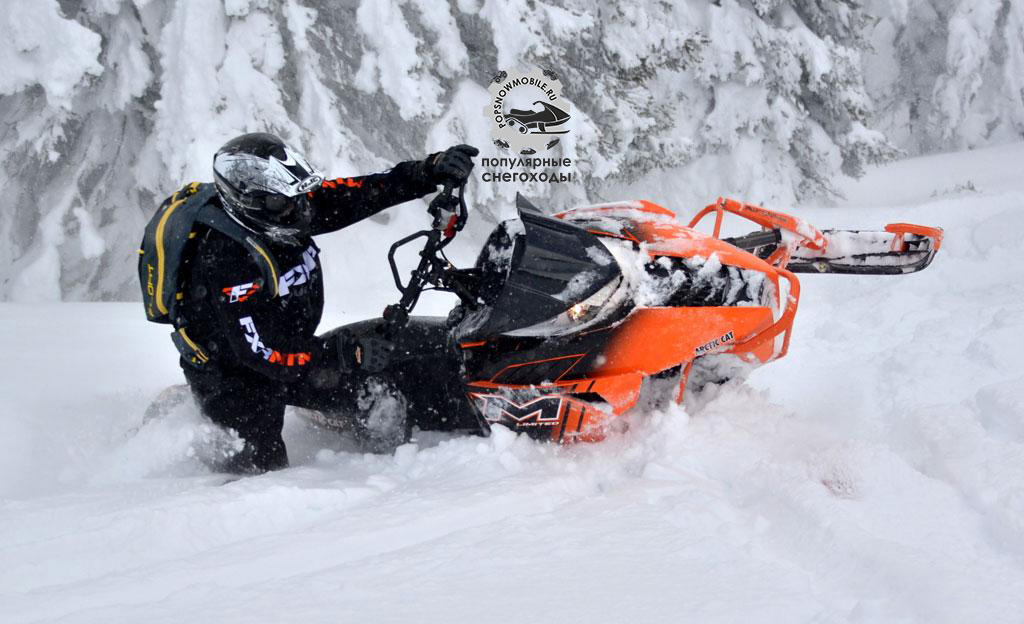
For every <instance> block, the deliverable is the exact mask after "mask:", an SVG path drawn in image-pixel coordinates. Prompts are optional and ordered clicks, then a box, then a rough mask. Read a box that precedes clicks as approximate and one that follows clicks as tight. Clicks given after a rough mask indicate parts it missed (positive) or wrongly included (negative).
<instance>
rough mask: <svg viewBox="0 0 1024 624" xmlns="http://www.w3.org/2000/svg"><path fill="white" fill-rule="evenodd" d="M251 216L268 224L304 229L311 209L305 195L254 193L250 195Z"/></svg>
mask: <svg viewBox="0 0 1024 624" xmlns="http://www.w3.org/2000/svg"><path fill="white" fill-rule="evenodd" d="M249 199H250V202H251V206H252V208H253V209H254V214H253V215H252V216H254V217H257V218H258V219H259V220H260V221H262V222H264V223H266V224H268V225H276V226H281V227H295V228H299V229H300V230H301V229H304V228H306V227H308V226H309V223H310V221H311V220H312V217H313V209H312V206H311V205H310V203H309V199H307V198H306V196H305V195H298V196H296V197H288V196H287V195H279V194H277V193H254V194H252V195H251V196H250V198H249Z"/></svg>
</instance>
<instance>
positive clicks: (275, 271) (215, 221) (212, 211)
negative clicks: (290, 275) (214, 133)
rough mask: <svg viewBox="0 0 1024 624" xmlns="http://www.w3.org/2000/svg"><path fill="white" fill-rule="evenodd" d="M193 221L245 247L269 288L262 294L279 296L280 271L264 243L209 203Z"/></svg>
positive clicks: (219, 208) (221, 209) (222, 210)
mask: <svg viewBox="0 0 1024 624" xmlns="http://www.w3.org/2000/svg"><path fill="white" fill-rule="evenodd" d="M210 186H213V185H210ZM195 220H196V222H197V223H202V224H203V225H206V226H207V227H209V228H211V229H214V230H217V231H218V232H220V233H221V234H223V235H225V236H227V237H228V238H230V239H231V240H233V241H235V242H237V243H239V244H240V245H242V246H243V247H245V249H246V250H247V251H248V252H249V255H250V256H251V257H252V260H253V262H255V263H256V266H258V267H259V268H260V273H262V276H263V283H264V284H267V285H269V286H270V288H268V289H264V292H266V293H268V294H269V295H270V297H271V298H273V297H277V296H278V295H279V294H280V293H279V290H278V289H279V288H280V282H279V276H280V275H281V271H280V269H279V267H278V264H277V260H276V259H275V258H274V256H273V254H271V253H270V252H269V251H268V247H267V245H266V243H264V242H263V241H261V240H259V239H258V238H257V236H256V235H255V234H254V233H253V232H252V231H251V230H248V229H246V228H245V227H244V226H242V225H241V224H240V223H238V222H237V221H235V220H234V219H232V218H231V217H230V216H229V215H228V213H226V212H224V209H223V208H222V207H220V206H218V205H215V204H211V203H209V201H207V203H206V204H205V205H204V206H203V207H202V208H201V209H200V210H199V213H198V214H197V215H196V219H195Z"/></svg>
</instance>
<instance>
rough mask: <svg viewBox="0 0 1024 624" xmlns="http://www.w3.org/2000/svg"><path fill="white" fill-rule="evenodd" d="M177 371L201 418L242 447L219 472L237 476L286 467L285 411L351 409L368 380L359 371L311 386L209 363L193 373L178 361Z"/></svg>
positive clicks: (182, 362)
mask: <svg viewBox="0 0 1024 624" xmlns="http://www.w3.org/2000/svg"><path fill="white" fill-rule="evenodd" d="M181 368H182V370H183V371H184V372H185V379H186V380H187V381H188V384H189V387H190V388H191V390H192V395H193V396H194V397H195V400H196V403H198V404H199V407H200V409H201V410H202V412H203V414H204V415H205V416H206V417H207V418H209V419H210V420H212V421H213V422H214V423H216V424H218V425H220V426H222V427H225V428H227V429H233V430H235V431H236V432H237V433H238V436H239V437H240V438H241V439H242V440H244V441H245V448H244V449H243V450H242V451H241V452H240V453H238V454H237V455H235V456H234V457H232V458H231V460H230V461H229V462H228V464H227V465H224V466H220V467H219V468H221V469H223V470H226V471H228V472H237V473H248V472H266V471H268V470H278V469H280V468H286V467H287V466H288V452H287V450H286V449H285V444H284V439H283V438H282V437H281V429H282V428H283V427H284V410H285V407H286V406H288V405H296V406H299V407H305V408H308V409H313V410H318V411H331V410H332V409H337V407H338V406H345V405H350V406H355V405H357V401H358V399H359V396H360V393H361V392H362V391H363V388H365V387H366V384H367V380H368V376H367V375H366V374H365V373H361V372H359V371H352V372H349V373H347V374H345V375H342V376H340V378H339V376H337V375H335V376H334V378H333V379H332V383H331V384H316V383H313V382H312V381H305V380H304V381H300V382H282V381H275V380H272V379H269V378H267V377H265V376H264V375H261V374H259V373H257V372H256V371H253V370H251V369H249V368H246V367H244V366H240V365H238V366H231V365H225V364H221V363H217V364H214V363H213V362H210V363H208V364H206V365H204V366H203V367H202V368H197V367H195V366H192V365H190V364H189V363H187V362H185V361H184V360H182V361H181ZM310 377H311V378H316V376H315V375H311V376H310Z"/></svg>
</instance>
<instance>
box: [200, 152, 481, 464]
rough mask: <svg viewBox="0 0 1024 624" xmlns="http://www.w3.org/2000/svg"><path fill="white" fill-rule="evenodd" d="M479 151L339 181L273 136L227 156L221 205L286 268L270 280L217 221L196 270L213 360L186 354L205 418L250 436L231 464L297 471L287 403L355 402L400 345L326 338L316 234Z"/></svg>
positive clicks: (220, 180) (422, 189)
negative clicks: (321, 329) (320, 328)
mask: <svg viewBox="0 0 1024 624" xmlns="http://www.w3.org/2000/svg"><path fill="white" fill-rule="evenodd" d="M477 153H478V151H477V149H476V148H474V147H471V146H469V145H458V146H455V147H451V148H449V149H447V150H445V151H443V152H437V153H435V154H431V155H430V156H428V157H427V158H426V159H424V160H422V161H408V162H402V163H399V164H397V165H395V166H394V167H393V168H392V169H391V170H390V171H387V172H385V173H377V174H372V175H367V176H361V177H353V178H337V179H332V180H327V179H324V178H323V177H322V176H321V175H320V174H319V173H317V172H316V170H314V169H313V168H312V167H311V166H310V165H309V163H307V162H306V160H305V159H304V158H303V157H302V156H301V155H299V153H297V152H296V151H295V150H293V149H292V148H291V147H289V146H288V145H286V144H285V143H284V142H283V141H282V140H281V139H279V138H278V137H276V136H274V135H271V134H266V133H253V134H244V135H242V136H239V137H236V138H234V139H232V140H231V141H228V142H227V143H225V144H224V146H223V147H221V148H220V149H219V150H218V151H217V153H216V155H215V156H214V159H213V174H214V184H215V186H216V191H217V193H216V197H215V198H214V199H213V200H212V201H215V202H219V204H220V206H222V207H223V209H224V211H225V212H226V213H227V214H228V215H229V216H230V217H231V218H232V219H234V220H235V221H236V222H238V223H239V224H241V225H243V226H244V227H245V228H246V229H247V230H249V231H250V232H251V233H252V235H253V236H254V237H256V239H257V240H258V241H260V242H261V243H262V245H263V247H264V248H265V249H266V251H267V252H268V253H269V254H270V255H272V257H273V258H274V260H275V261H276V266H278V267H280V275H278V276H277V278H278V279H277V284H266V283H263V282H265V281H266V280H263V279H261V271H260V268H259V267H258V266H257V264H256V263H255V261H254V260H253V257H252V255H251V254H250V252H249V251H248V250H247V249H246V248H245V247H244V246H243V245H241V244H240V243H238V242H237V241H236V240H233V239H232V238H230V237H228V236H225V235H224V234H222V233H220V232H218V231H217V230H215V229H213V228H205V229H204V230H202V231H200V232H198V233H197V236H196V238H197V239H198V243H197V245H196V248H195V253H194V254H193V255H192V256H191V258H192V259H191V260H190V262H189V263H188V266H187V267H186V268H185V269H184V271H185V283H186V284H187V285H188V287H187V288H186V289H185V291H184V293H185V294H184V297H185V300H184V301H183V302H182V305H181V310H182V317H183V319H182V320H183V321H184V323H185V325H186V326H187V328H188V337H189V339H190V340H191V342H192V343H194V344H195V346H196V347H197V348H199V349H202V352H203V353H204V358H205V361H204V362H202V363H199V362H192V361H189V360H186V359H185V358H182V360H181V366H182V369H183V370H184V373H185V378H186V379H187V380H188V383H189V385H190V387H191V389H192V393H193V395H194V396H195V398H196V400H197V402H198V403H199V405H200V407H201V409H202V411H203V413H204V414H205V415H206V416H208V417H209V418H210V419H211V420H213V421H214V422H215V423H217V424H219V425H222V426H224V427H228V428H231V429H234V430H235V431H236V432H237V433H238V435H239V437H240V438H242V440H244V442H245V447H244V450H243V451H242V452H240V453H239V454H237V455H236V456H234V457H233V458H232V460H231V461H230V463H229V465H227V466H225V468H226V469H228V470H232V471H236V472H263V471H266V470H275V469H278V468H283V467H286V466H287V465H288V454H287V451H286V450H285V445H284V441H283V439H282V437H281V428H282V426H283V422H284V410H285V406H286V405H305V406H311V407H312V406H315V405H316V404H317V403H319V402H325V403H334V404H336V402H337V401H338V400H339V398H340V400H341V401H342V402H345V401H348V402H349V404H352V405H353V407H354V408H355V407H356V405H355V403H356V399H357V396H358V387H359V386H360V382H361V381H362V380H365V379H366V377H367V376H368V375H371V374H372V373H374V372H379V371H380V370H381V369H383V368H384V367H385V366H386V365H387V362H388V360H389V357H390V354H391V351H392V349H393V348H394V347H393V345H392V344H391V343H390V342H388V341H386V340H384V339H383V338H378V337H364V338H360V339H355V338H352V337H350V336H349V335H347V334H345V333H341V334H339V337H338V338H336V339H326V338H318V337H317V336H316V335H315V331H316V328H317V325H318V324H319V323H320V317H321V314H322V312H323V298H324V288H323V279H322V277H321V270H320V258H319V249H318V248H317V246H316V244H315V243H314V242H313V239H312V237H313V236H315V235H318V234H325V233H327V232H333V231H335V230H340V229H341V228H344V227H346V226H348V225H351V224H353V223H356V222H357V221H361V220H363V219H365V218H367V217H369V216H371V215H374V214H376V213H378V212H380V211H381V210H384V209H385V208H388V207H390V206H394V205H396V204H400V203H403V202H406V201H409V200H412V199H416V198H418V197H423V196H424V195H427V194H429V193H432V192H434V191H435V190H437V186H438V185H439V184H443V183H445V182H452V183H454V184H456V185H458V184H461V183H463V182H465V181H466V179H467V178H468V177H469V175H470V172H471V170H472V168H473V162H472V160H471V157H473V156H476V155H477ZM271 295H273V296H271ZM338 371H342V372H343V374H341V375H339V374H338ZM325 395H330V397H331V398H330V400H327V399H325Z"/></svg>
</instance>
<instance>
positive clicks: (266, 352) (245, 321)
mask: <svg viewBox="0 0 1024 624" xmlns="http://www.w3.org/2000/svg"><path fill="white" fill-rule="evenodd" d="M238 324H239V325H241V326H242V331H244V332H245V341H246V342H248V343H249V347H250V348H251V349H252V352H253V353H255V354H257V355H259V356H261V357H262V358H263V359H264V360H266V361H267V362H270V363H271V364H280V365H281V366H305V365H306V364H307V363H308V362H309V361H310V360H311V359H312V358H313V356H312V354H310V353H281V352H280V351H278V350H277V349H271V348H270V347H268V346H267V345H265V344H263V341H262V340H260V333H259V332H258V331H256V323H255V322H254V321H253V320H252V317H251V316H244V317H242V318H240V319H238Z"/></svg>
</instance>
